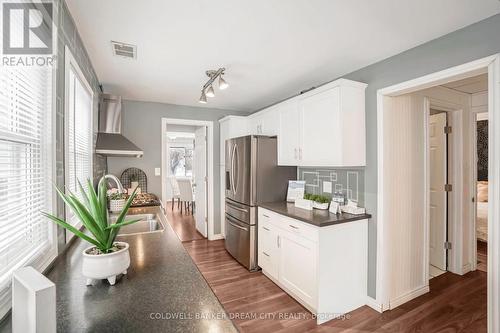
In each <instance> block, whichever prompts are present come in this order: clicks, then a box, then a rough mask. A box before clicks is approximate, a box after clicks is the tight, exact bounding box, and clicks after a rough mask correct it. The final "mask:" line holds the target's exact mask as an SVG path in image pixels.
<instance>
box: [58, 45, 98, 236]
mask: <svg viewBox="0 0 500 333" xmlns="http://www.w3.org/2000/svg"><path fill="white" fill-rule="evenodd" d="M70 68H73V69H74V71H75V74H76V76H77V78H78V79H79V80H80V82H81V83H82V84H83V86H84V87H85V89H87V90H88V91H89V92H90V98H91V100H92V101H93V100H94V91H93V90H92V87H91V86H90V84H89V83H88V81H87V79H86V78H85V75H83V71H82V70H81V68H80V66H79V65H78V62H77V61H76V59H75V57H74V56H73V53H71V50H70V49H69V48H68V46H65V47H64V129H65V130H64V165H65V167H64V184H68V179H69V168H68V167H67V166H68V157H69V144H68V142H69V131H68V128H69V116H68V115H69V110H70V105H69V94H70V91H69V87H70V84H69V83H70V75H69V74H70V71H69V69H70ZM90 124H91V129H92V134H91V142H92V145H91V150H90V151H89V155H90V165H91V168H90V170H91V171H93V165H94V148H93V141H94V128H93V124H94V104H93V103H92V104H91V110H90ZM68 209H69V208H67V207H66V208H65V218H66V219H67V217H68ZM81 227H82V223H81V222H78V223H77V224H76V225H75V228H77V229H80V228H81ZM65 231H66V243H68V242H69V241H70V240H71V239H72V238H73V237H74V234H73V233H71V232H68V231H67V230H65Z"/></svg>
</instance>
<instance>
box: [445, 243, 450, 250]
mask: <svg viewBox="0 0 500 333" xmlns="http://www.w3.org/2000/svg"><path fill="white" fill-rule="evenodd" d="M444 248H445V250H451V242H444Z"/></svg>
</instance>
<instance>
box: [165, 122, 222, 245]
mask: <svg viewBox="0 0 500 333" xmlns="http://www.w3.org/2000/svg"><path fill="white" fill-rule="evenodd" d="M167 125H188V126H206V127H207V145H208V146H207V177H208V182H207V231H208V240H215V239H220V238H221V236H220V234H215V228H214V202H215V201H214V125H213V122H212V121H205V120H192V119H177V118H161V129H160V131H161V132H160V133H161V202H162V205H165V204H166V200H167V190H166V189H167V187H166V186H167V163H166V159H167V156H168V152H167V147H168V143H167V135H166V133H167Z"/></svg>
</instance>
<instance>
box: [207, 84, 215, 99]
mask: <svg viewBox="0 0 500 333" xmlns="http://www.w3.org/2000/svg"><path fill="white" fill-rule="evenodd" d="M206 95H207V97H215V91H214V87H212V86H210V87H208V89H207V92H206Z"/></svg>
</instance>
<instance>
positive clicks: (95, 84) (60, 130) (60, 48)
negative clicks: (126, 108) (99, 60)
mask: <svg viewBox="0 0 500 333" xmlns="http://www.w3.org/2000/svg"><path fill="white" fill-rule="evenodd" d="M53 3H54V21H55V24H56V26H57V69H56V96H57V98H56V101H57V102H56V106H55V107H56V171H57V179H56V184H57V186H58V187H59V188H63V187H64V131H65V129H64V90H65V89H64V84H65V68H64V65H65V64H64V61H65V60H64V52H65V51H64V49H65V46H67V47H68V48H69V49H70V51H71V53H72V54H73V56H74V57H75V59H76V61H77V62H78V65H79V67H80V69H81V70H82V72H83V74H84V76H85V78H86V79H87V81H88V82H89V83H90V86H91V87H92V90H93V91H94V110H93V111H94V114H93V117H94V118H93V119H94V142H95V139H96V137H97V103H98V95H99V91H100V89H99V81H98V79H97V75H96V73H95V71H94V68H93V67H92V63H91V62H90V58H89V56H88V54H87V51H86V50H85V46H84V45H83V42H82V39H81V38H80V35H79V34H78V30H77V28H76V26H75V22H74V21H73V18H72V17H71V14H70V12H69V10H68V7H67V6H66V3H65V2H64V1H62V0H55V1H54V2H53ZM105 170H106V159H105V158H102V157H100V156H98V155H94V180H95V179H96V178H98V177H99V176H100V175H101V174H103V173H104V172H105ZM56 205H57V215H58V216H59V217H61V218H64V214H65V213H64V212H65V205H64V202H63V201H62V200H61V199H60V198H58V199H57V203H56ZM65 247H66V239H65V230H64V229H62V228H60V227H58V250H59V252H61V251H63V250H64V249H65Z"/></svg>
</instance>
